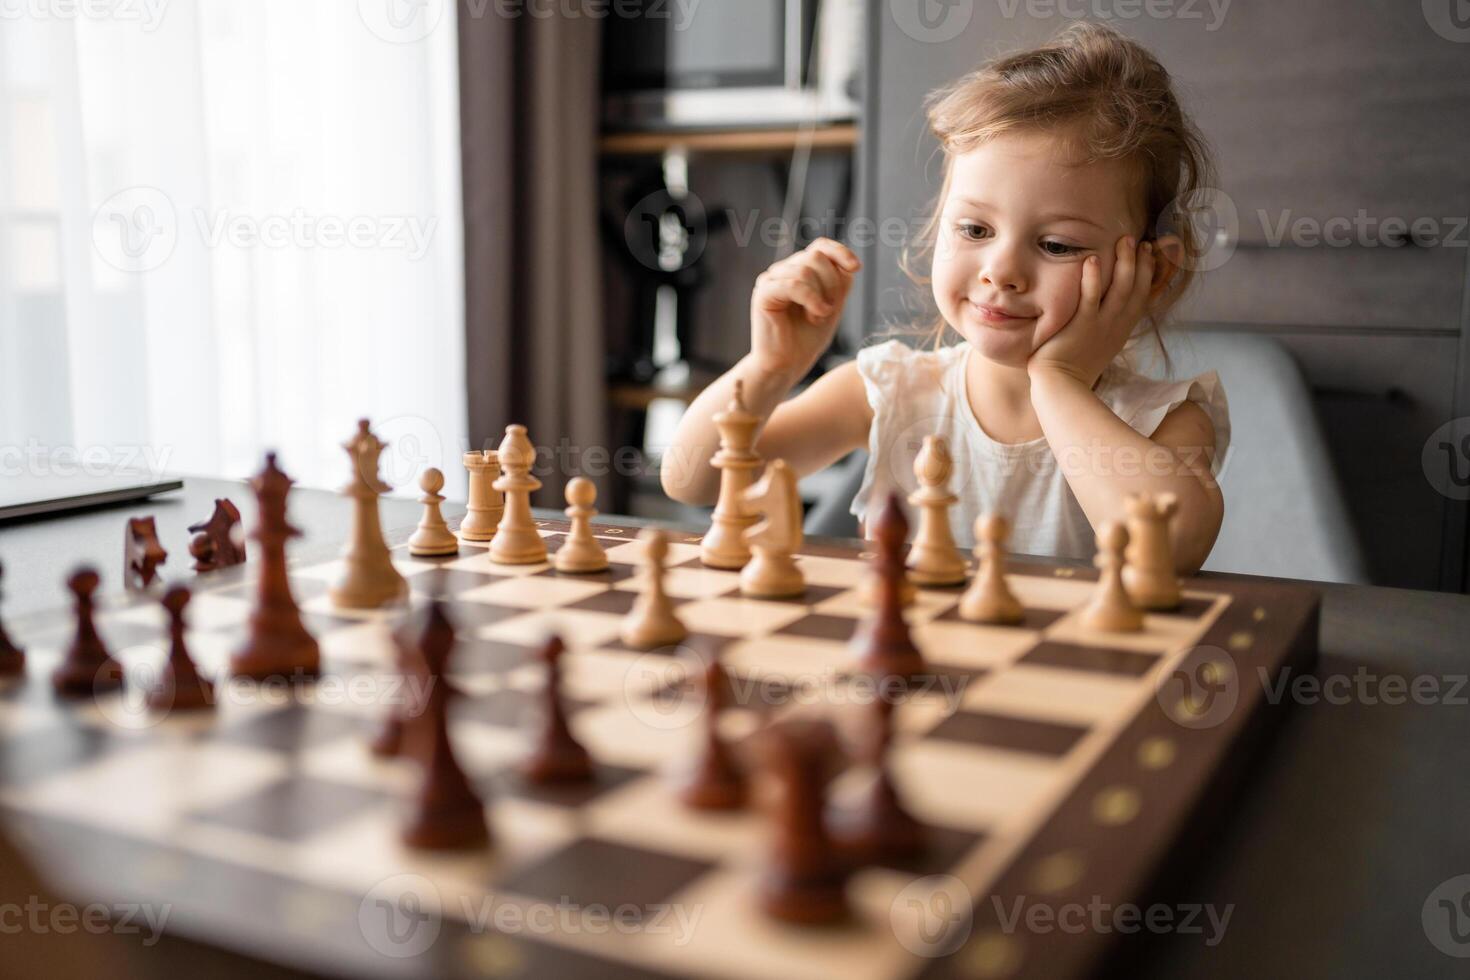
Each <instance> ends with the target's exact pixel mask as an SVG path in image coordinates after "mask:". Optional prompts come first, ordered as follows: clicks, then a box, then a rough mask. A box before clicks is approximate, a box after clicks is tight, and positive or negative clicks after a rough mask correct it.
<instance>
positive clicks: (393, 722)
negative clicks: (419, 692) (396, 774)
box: [368, 624, 422, 759]
mask: <svg viewBox="0 0 1470 980" xmlns="http://www.w3.org/2000/svg"><path fill="white" fill-rule="evenodd" d="M407 631H408V626H407V624H405V625H404V626H402V627H400V628H399V629H397V630H395V631H394V632H393V635H392V640H393V650H394V661H393V665H394V668H395V669H396V670H397V671H398V676H399V677H401V678H403V679H404V681H405V684H404V685H403V690H404V691H405V692H406V693H405V695H404V697H403V698H402V699H401V700H399V701H398V703H396V704H391V705H389V706H388V712H387V714H386V715H385V716H384V717H383V723H382V725H381V726H380V727H379V728H378V733H377V734H376V735H374V736H373V740H372V741H371V742H370V743H368V748H369V750H370V751H371V752H372V753H373V755H375V756H378V757H379V758H382V759H391V758H394V757H395V756H398V755H401V754H402V753H403V733H404V731H405V729H406V728H407V724H408V719H409V718H411V717H413V716H414V715H416V714H418V713H419V712H420V711H421V710H422V709H421V707H420V706H419V705H418V704H417V703H416V702H415V700H414V699H413V698H412V697H411V696H410V693H409V692H412V690H413V687H412V685H410V684H408V683H406V682H407V681H408V680H409V679H410V678H412V677H414V676H415V675H417V674H421V673H422V665H421V664H420V663H419V656H418V651H417V649H416V648H415V644H414V642H413V640H411V639H410V638H409V637H408V635H407Z"/></svg>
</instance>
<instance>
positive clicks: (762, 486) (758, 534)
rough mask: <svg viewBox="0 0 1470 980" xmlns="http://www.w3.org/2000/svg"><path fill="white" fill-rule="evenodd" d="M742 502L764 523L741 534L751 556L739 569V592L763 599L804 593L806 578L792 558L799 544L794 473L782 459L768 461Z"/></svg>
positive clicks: (797, 504)
mask: <svg viewBox="0 0 1470 980" xmlns="http://www.w3.org/2000/svg"><path fill="white" fill-rule="evenodd" d="M743 499H744V502H745V506H747V507H749V508H750V509H751V510H753V511H756V512H757V513H759V514H760V515H761V516H762V517H763V518H764V520H762V521H761V522H760V523H759V524H757V525H755V526H754V527H751V528H747V529H746V531H745V541H746V543H747V544H749V545H750V548H751V550H752V551H753V552H754V556H753V557H752V558H751V559H750V561H749V562H747V563H746V565H745V567H744V568H742V569H741V570H740V591H741V592H742V593H743V594H745V595H748V596H755V597H759V598H767V599H780V598H785V597H788V596H798V595H801V594H802V593H803V592H805V591H806V577H805V576H804V575H802V573H801V569H800V568H799V567H798V566H797V564H796V558H795V557H794V555H795V553H796V552H797V551H798V550H799V549H800V548H801V542H802V532H801V498H800V497H799V496H798V495H797V492H796V474H795V473H794V472H793V471H792V470H791V467H789V466H787V465H786V461H785V460H781V459H776V460H772V461H771V464H770V465H769V466H767V467H766V472H765V475H764V476H762V477H761V478H760V480H758V481H757V482H756V483H755V485H754V486H752V487H750V488H749V489H747V490H746V491H745V494H744V497H743Z"/></svg>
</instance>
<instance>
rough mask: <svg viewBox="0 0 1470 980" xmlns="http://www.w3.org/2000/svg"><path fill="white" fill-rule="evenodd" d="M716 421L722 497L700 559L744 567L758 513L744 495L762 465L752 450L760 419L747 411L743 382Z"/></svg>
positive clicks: (701, 546)
mask: <svg viewBox="0 0 1470 980" xmlns="http://www.w3.org/2000/svg"><path fill="white" fill-rule="evenodd" d="M714 423H715V428H717V429H719V430H720V451H719V452H717V453H715V455H714V457H713V458H712V459H711V460H710V461H709V462H710V465H711V466H713V467H715V468H716V469H718V470H719V471H720V496H719V499H718V500H716V501H715V511H714V513H713V514H711V515H710V528H709V532H708V533H707V534H705V536H704V540H702V541H701V542H700V543H699V558H700V560H701V561H703V562H704V563H705V564H706V565H709V566H710V567H711V568H743V567H744V566H745V563H746V562H748V561H750V546H749V545H748V544H746V543H745V531H746V529H747V528H749V527H750V526H751V525H752V524H754V523H755V522H756V516H755V515H754V514H751V513H749V512H748V511H747V510H746V509H745V504H744V502H743V499H742V498H743V495H744V493H745V491H746V489H747V488H748V487H749V486H750V485H751V483H753V482H754V481H755V471H756V470H758V469H760V465H761V458H760V457H759V456H757V455H756V454H755V452H754V451H753V449H752V447H753V446H754V445H755V430H756V427H757V426H759V425H760V418H759V417H758V416H755V415H752V414H751V413H750V412H748V411H746V410H745V386H744V383H743V382H741V381H736V382H735V396H734V397H733V398H731V399H730V404H729V405H728V406H726V408H725V410H724V411H723V412H719V413H717V414H716V415H715V417H714Z"/></svg>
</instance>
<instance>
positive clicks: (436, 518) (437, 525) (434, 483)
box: [408, 466, 459, 556]
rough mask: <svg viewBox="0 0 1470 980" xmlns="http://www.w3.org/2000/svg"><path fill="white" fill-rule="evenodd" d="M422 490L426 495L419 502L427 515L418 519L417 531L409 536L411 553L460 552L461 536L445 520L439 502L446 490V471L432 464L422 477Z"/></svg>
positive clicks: (440, 502)
mask: <svg viewBox="0 0 1470 980" xmlns="http://www.w3.org/2000/svg"><path fill="white" fill-rule="evenodd" d="M419 489H420V490H422V491H423V492H424V495H423V496H422V497H420V498H419V503H421V504H423V505H424V516H423V517H421V518H420V519H419V526H418V530H416V531H414V532H413V537H411V538H409V539H408V553H409V554H410V555H425V556H432V555H454V554H458V553H459V539H458V538H456V537H455V536H454V532H453V531H451V530H449V525H448V524H446V523H444V513H443V512H442V511H441V510H440V509H439V505H440V504H442V503H444V498H443V496H441V495H440V493H439V491H440V490H443V489H444V474H443V473H441V472H440V471H439V470H437V469H435V468H434V467H432V466H430V467H429V468H428V469H426V470H424V472H423V475H422V476H420V477H419Z"/></svg>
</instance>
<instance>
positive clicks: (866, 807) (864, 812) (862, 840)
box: [838, 694, 926, 863]
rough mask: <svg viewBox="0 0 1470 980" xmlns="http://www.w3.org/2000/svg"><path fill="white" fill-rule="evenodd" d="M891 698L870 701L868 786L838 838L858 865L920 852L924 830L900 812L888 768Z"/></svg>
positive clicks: (891, 721) (890, 734) (896, 858)
mask: <svg viewBox="0 0 1470 980" xmlns="http://www.w3.org/2000/svg"><path fill="white" fill-rule="evenodd" d="M896 709H897V706H896V705H895V704H894V703H893V700H892V698H891V697H888V696H886V695H882V694H880V695H879V696H878V697H877V698H876V700H875V701H874V707H873V708H872V712H873V729H872V731H871V733H870V734H869V737H868V739H867V742H868V744H867V745H866V746H865V747H864V752H863V754H864V756H865V758H864V760H863V761H865V762H866V763H867V764H868V765H869V766H870V767H871V768H872V769H873V772H874V778H873V782H872V784H871V785H870V786H869V787H868V790H867V793H866V795H865V796H864V797H863V799H862V800H861V801H860V802H859V803H858V805H857V807H856V808H855V809H853V810H851V811H849V812H848V813H847V814H845V815H844V820H843V824H842V829H841V832H840V833H839V835H838V836H839V839H840V840H841V841H842V845H843V847H844V848H846V849H847V850H848V852H849V853H850V854H851V855H852V856H853V857H854V859H856V860H857V861H859V862H864V863H866V862H875V861H903V860H906V859H909V858H913V857H915V856H917V855H919V854H921V853H923V850H924V846H925V843H926V841H925V832H924V827H923V825H922V824H920V823H919V822H918V821H917V820H915V819H914V818H913V817H912V816H911V815H910V814H909V812H908V811H907V810H906V809H904V806H903V804H902V803H901V802H900V801H899V798H898V791H897V790H896V789H895V788H894V786H893V779H892V776H891V773H890V771H889V767H888V749H889V747H890V746H891V745H892V744H893V713H894V711H895V710H896Z"/></svg>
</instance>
